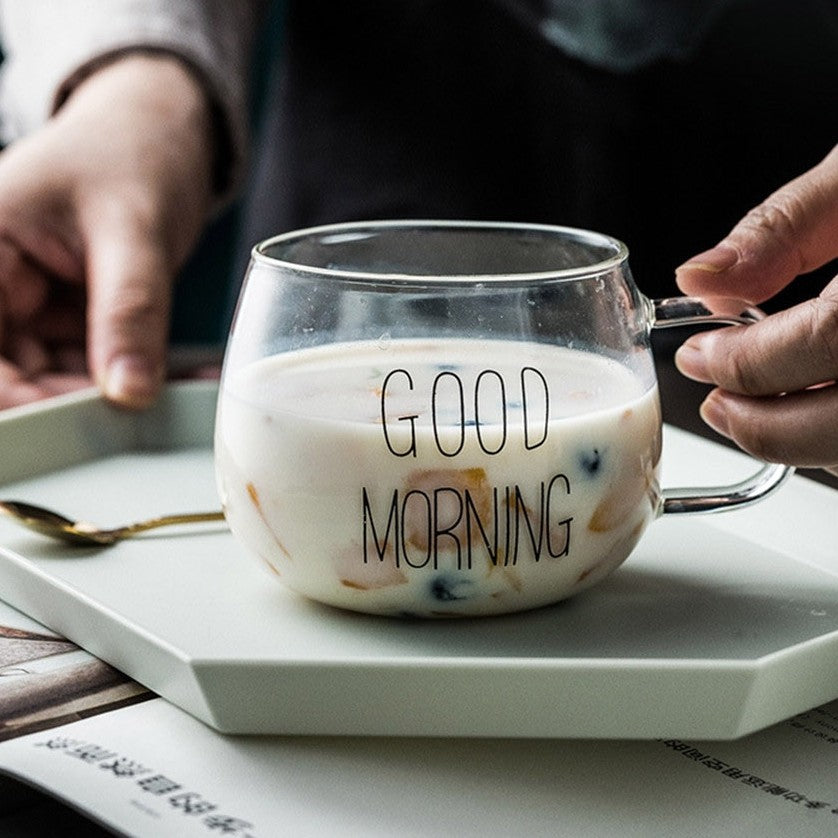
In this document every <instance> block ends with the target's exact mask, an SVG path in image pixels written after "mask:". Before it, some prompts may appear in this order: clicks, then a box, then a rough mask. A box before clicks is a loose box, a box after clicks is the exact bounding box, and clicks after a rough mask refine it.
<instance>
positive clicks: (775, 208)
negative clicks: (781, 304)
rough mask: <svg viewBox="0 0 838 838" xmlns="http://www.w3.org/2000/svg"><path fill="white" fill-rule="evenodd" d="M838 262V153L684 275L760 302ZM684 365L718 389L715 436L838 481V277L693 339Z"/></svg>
mask: <svg viewBox="0 0 838 838" xmlns="http://www.w3.org/2000/svg"><path fill="white" fill-rule="evenodd" d="M836 257H838V146H836V148H834V149H833V150H832V152H831V153H830V154H829V155H828V156H827V157H826V158H825V159H824V160H823V161H822V162H821V163H820V164H819V165H818V166H816V167H815V168H813V169H812V170H810V171H809V172H806V173H805V174H804V175H802V176H800V177H799V178H797V179H796V180H794V181H792V182H791V183H789V184H787V185H786V186H784V187H782V188H781V189H779V190H778V191H777V192H775V193H774V194H773V195H771V196H770V197H769V198H767V199H766V201H764V202H763V203H762V204H761V205H760V206H759V207H757V208H756V209H754V210H752V211H751V212H750V213H749V214H748V215H747V216H746V217H745V218H744V219H743V220H742V221H740V222H739V224H737V225H736V227H735V228H734V229H733V230H732V231H731V233H730V234H729V235H728V236H727V237H726V238H725V240H724V241H723V242H721V243H720V244H719V245H717V246H716V247H714V248H712V249H711V250H709V251H707V252H706V253H703V254H701V255H699V256H696V257H694V258H693V259H692V260H690V261H689V262H687V263H685V264H684V265H682V266H681V267H680V268H679V269H678V271H677V274H676V277H677V281H678V285H679V286H680V288H681V290H683V291H684V292H685V293H687V294H691V295H694V296H699V297H701V296H705V297H710V296H720V297H738V298H740V299H743V300H746V301H748V302H751V303H760V302H763V301H764V300H766V299H769V298H770V297H772V296H773V295H774V294H776V293H777V292H778V291H779V290H781V289H782V288H783V287H785V286H786V285H788V284H789V283H790V282H792V281H793V280H794V279H795V278H796V277H797V276H798V275H799V274H802V273H806V272H808V271H811V270H814V269H815V268H817V267H820V266H822V265H825V264H827V263H828V262H829V261H830V260H832V259H834V258H836ZM798 281H805V280H798ZM675 361H676V364H677V366H678V368H679V369H680V370H681V372H682V373H684V374H685V375H686V376H688V377H689V378H692V379H695V380H697V381H702V382H706V383H711V384H715V385H716V389H714V390H713V391H712V392H711V393H710V394H709V395H708V397H707V399H706V400H705V402H704V404H703V405H702V407H701V415H702V418H703V419H704V420H705V422H707V424H708V425H710V426H711V427H712V428H714V429H715V430H716V431H718V432H719V433H721V434H722V435H724V436H726V437H729V438H730V439H732V440H733V441H735V442H736V443H737V444H738V445H739V446H740V447H741V448H743V449H744V450H745V451H747V452H749V453H751V454H753V455H754V456H756V457H759V458H761V459H763V460H767V461H771V462H782V463H786V464H789V465H795V466H804V467H820V468H824V469H826V470H827V471H830V472H832V473H834V474H838V384H836V379H838V277H836V278H835V279H834V280H833V281H832V282H830V283H829V284H828V285H827V287H826V288H825V289H824V290H823V291H822V292H821V293H820V294H819V295H818V296H816V297H814V298H813V299H811V300H808V301H806V302H804V303H801V304H800V305H797V306H794V307H792V308H790V309H787V310H786V311H782V312H779V313H777V314H774V315H772V316H770V317H768V318H766V319H765V320H763V321H761V322H759V323H755V324H753V325H751V326H748V327H747V328H738V327H736V328H729V329H717V330H713V331H709V332H702V333H700V334H697V335H694V336H692V337H691V338H689V339H688V340H687V341H686V342H685V343H684V345H683V346H682V347H681V348H680V349H679V350H678V352H677V353H676V356H675Z"/></svg>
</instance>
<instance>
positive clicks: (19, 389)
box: [0, 358, 53, 409]
mask: <svg viewBox="0 0 838 838" xmlns="http://www.w3.org/2000/svg"><path fill="white" fill-rule="evenodd" d="M51 395H53V393H52V391H51V390H50V389H49V388H47V387H44V386H43V385H42V384H39V383H38V382H37V381H29V380H28V379H27V378H26V377H25V376H23V375H22V374H21V371H20V370H19V369H18V368H17V367H15V365H14V364H12V363H10V362H9V361H7V360H6V359H5V358H0V409H6V408H8V407H18V406H20V405H23V404H29V403H30V402H36V401H39V400H40V399H43V398H46V397H47V396H51Z"/></svg>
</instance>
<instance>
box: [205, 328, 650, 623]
mask: <svg viewBox="0 0 838 838" xmlns="http://www.w3.org/2000/svg"><path fill="white" fill-rule="evenodd" d="M660 449H661V416H660V407H659V400H658V392H657V386H656V385H655V384H654V383H652V384H651V385H648V384H646V383H644V382H642V381H641V380H640V378H639V377H637V376H636V375H635V374H634V373H633V372H631V371H630V370H629V369H628V368H627V367H625V366H623V365H622V364H620V363H618V362H617V361H613V360H611V359H608V358H606V357H604V356H601V355H596V354H593V353H588V352H584V351H579V350H574V349H566V348H561V347H556V346H552V345H550V344H542V343H534V342H533V343H530V342H511V341H501V340H497V341H487V340H472V339H455V338H452V339H415V340H410V339H406V340H398V341H389V342H388V341H384V342H377V341H370V342H355V343H339V344H330V345H327V346H322V347H314V348H307V349H301V350H295V351H290V352H285V353H282V354H279V355H275V356H273V357H268V358H264V359H262V360H259V361H256V362H255V363H253V364H251V365H249V366H244V367H242V368H239V369H237V370H233V371H231V372H229V373H228V374H226V375H225V379H224V381H223V383H222V390H221V394H220V399H219V414H218V421H217V425H216V463H217V475H218V483H219V487H220V491H221V496H222V502H223V505H224V509H225V512H226V515H227V519H228V521H229V524H230V527H231V528H232V530H233V532H234V533H235V534H236V535H237V536H238V537H239V538H240V540H241V541H242V542H243V543H244V544H245V545H246V546H247V547H248V548H249V549H250V550H251V551H252V552H253V553H254V554H255V555H256V556H258V557H259V559H260V560H261V562H262V563H263V564H264V566H265V567H266V568H267V569H268V570H269V571H270V573H272V574H274V575H275V576H276V577H277V579H278V580H279V581H280V582H282V583H283V584H284V585H286V586H288V587H289V588H291V589H293V590H295V591H298V592H299V593H301V594H303V595H305V596H308V597H310V598H313V599H315V600H318V601H321V602H324V603H328V604H331V605H335V606H339V607H342V608H348V609H353V610H358V611H364V612H371V613H381V614H390V615H403V616H423V617H433V616H467V615H483V614H498V613H505V612H513V611H520V610H523V609H527V608H533V607H536V606H540V605H544V604H547V603H551V602H555V601H557V600H560V599H562V598H564V597H567V596H570V595H573V594H575V593H577V592H579V591H582V590H584V589H585V588H587V587H588V586H590V585H592V584H593V583H595V582H597V581H599V580H600V579H601V578H602V577H603V576H605V575H606V574H607V573H609V572H610V571H612V570H613V569H614V568H616V567H617V566H618V565H619V564H620V563H621V562H622V561H623V560H624V559H625V558H626V557H627V556H628V554H629V553H630V551H631V549H632V548H633V547H634V545H635V544H636V542H637V540H638V539H639V537H640V535H641V533H642V532H643V530H644V529H645V527H646V525H647V524H648V523H649V521H650V520H651V519H652V518H653V517H655V516H656V514H657V512H658V505H659V502H660V493H659V484H658V467H659V459H660Z"/></svg>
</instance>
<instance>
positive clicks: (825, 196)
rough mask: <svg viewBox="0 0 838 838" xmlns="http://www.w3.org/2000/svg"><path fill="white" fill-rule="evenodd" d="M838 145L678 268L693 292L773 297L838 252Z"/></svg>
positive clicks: (688, 291)
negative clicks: (713, 242)
mask: <svg viewBox="0 0 838 838" xmlns="http://www.w3.org/2000/svg"><path fill="white" fill-rule="evenodd" d="M836 230H838V146H836V147H835V148H833V149H832V151H831V152H830V153H829V154H828V155H827V157H826V158H824V160H822V161H821V162H820V163H819V164H818V165H817V166H815V167H814V168H813V169H810V170H809V171H808V172H806V173H804V174H803V175H801V176H800V177H798V178H796V179H795V180H793V181H791V182H790V183H788V184H786V185H785V186H783V187H781V188H780V189H778V190H777V191H776V192H774V193H773V194H772V195H770V196H769V197H768V198H766V200H765V201H763V202H762V203H761V204H760V205H759V206H758V207H755V208H754V209H752V210H751V211H750V212H749V213H748V214H747V215H746V216H745V217H744V218H743V219H742V220H741V221H740V222H739V223H738V224H737V225H736V226H735V227H734V228H733V230H731V232H730V233H729V234H728V236H727V237H726V238H725V239H724V240H723V241H721V242H720V243H719V244H717V245H716V246H715V247H713V248H711V249H710V250H707V251H705V252H704V253H701V254H699V255H698V256H694V257H693V258H692V259H690V260H688V261H687V262H685V263H684V264H683V265H681V267H679V268H678V269H676V271H675V277H676V280H677V282H678V286H679V287H680V289H681V290H682V291H683V292H684V293H686V294H692V295H695V296H735V297H738V298H740V299H743V300H746V301H748V302H751V303H761V302H763V301H764V300H767V299H769V298H770V297H773V296H774V295H775V294H776V293H777V292H778V291H780V290H781V289H782V288H784V287H785V286H786V285H788V284H789V283H790V282H791V281H792V280H793V279H794V278H795V277H796V276H798V275H799V274H802V273H807V272H808V271H811V270H814V269H815V268H818V267H820V266H821V265H824V264H826V263H827V262H828V261H830V260H831V259H833V258H834V257H835V256H838V242H836V238H835V231H836Z"/></svg>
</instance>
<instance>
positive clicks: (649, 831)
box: [0, 699, 838, 838]
mask: <svg viewBox="0 0 838 838" xmlns="http://www.w3.org/2000/svg"><path fill="white" fill-rule="evenodd" d="M0 770H4V771H6V772H8V773H9V774H11V775H14V776H16V777H19V778H26V779H27V780H28V781H29V782H32V783H34V784H37V785H39V786H41V787H43V788H45V789H47V790H49V791H51V792H52V793H54V794H55V795H57V796H59V797H62V798H64V799H66V800H69V801H72V802H73V804H74V805H76V806H79V807H81V808H82V809H83V810H85V811H87V812H89V813H90V814H91V816H92V817H94V818H96V819H98V820H99V821H100V822H102V823H105V824H109V825H110V826H112V827H113V828H114V829H116V830H118V831H121V832H124V833H126V834H129V835H137V836H146V835H148V836H178V837H179V838H180V836H213V835H228V836H240V838H246V837H247V838H256V836H262V838H269V837H270V836H276V835H281V834H284V835H294V836H318V838H322V836H323V835H329V836H343V835H346V836H379V835H380V836H393V835H415V836H425V835H427V836H438V835H451V834H457V835H458V836H475V837H476V836H494V835H498V836H500V835H545V836H546V835H557V834H567V835H574V836H603V835H611V834H613V835H615V836H621V838H623V836H644V837H647V836H661V838H663V836H666V838H671V836H673V835H688V834H701V835H704V836H725V837H726V838H727V837H728V836H730V835H760V836H761V838H770V836H778V838H779V836H782V837H783V838H787V836H789V835H794V836H819V837H820V836H823V835H829V834H833V833H834V834H838V785H836V783H835V778H836V777H838V702H833V703H832V704H828V705H826V706H823V707H820V708H818V709H816V710H812V711H810V712H808V713H804V714H801V715H799V716H797V717H795V718H793V719H791V720H789V721H786V722H783V723H781V724H778V725H776V726H774V727H772V728H770V729H769V730H766V731H762V732H760V733H757V734H754V735H752V736H749V737H747V738H746V739H742V740H739V741H735V742H687V741H682V740H679V739H667V740H659V741H645V742H629V741H624V742H615V741H601V742H599V741H591V740H587V741H583V740H560V741H547V740H537V741H528V740H468V739H460V740H445V739H385V738H340V737H329V738H324V737H262V736H259V737H238V736H223V735H220V734H218V733H216V732H214V731H212V730H211V729H209V728H208V727H206V726H205V725H203V724H202V723H201V722H199V721H197V720H195V719H193V718H192V717H190V716H188V715H187V714H185V713H184V712H183V711H181V710H179V709H177V708H175V707H174V706H172V705H171V704H169V703H167V702H165V701H163V700H162V699H154V700H152V701H147V702H143V703H140V704H135V705H132V706H128V707H125V708H122V709H119V710H115V711H112V712H108V713H103V714H100V715H97V716H93V717H90V718H87V719H84V720H81V721H78V722H74V723H71V724H67V725H63V726H61V727H58V728H53V729H51V730H44V731H40V732H38V733H34V734H29V735H27V736H23V737H19V738H17V739H12V740H8V741H7V742H4V743H2V744H0Z"/></svg>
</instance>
